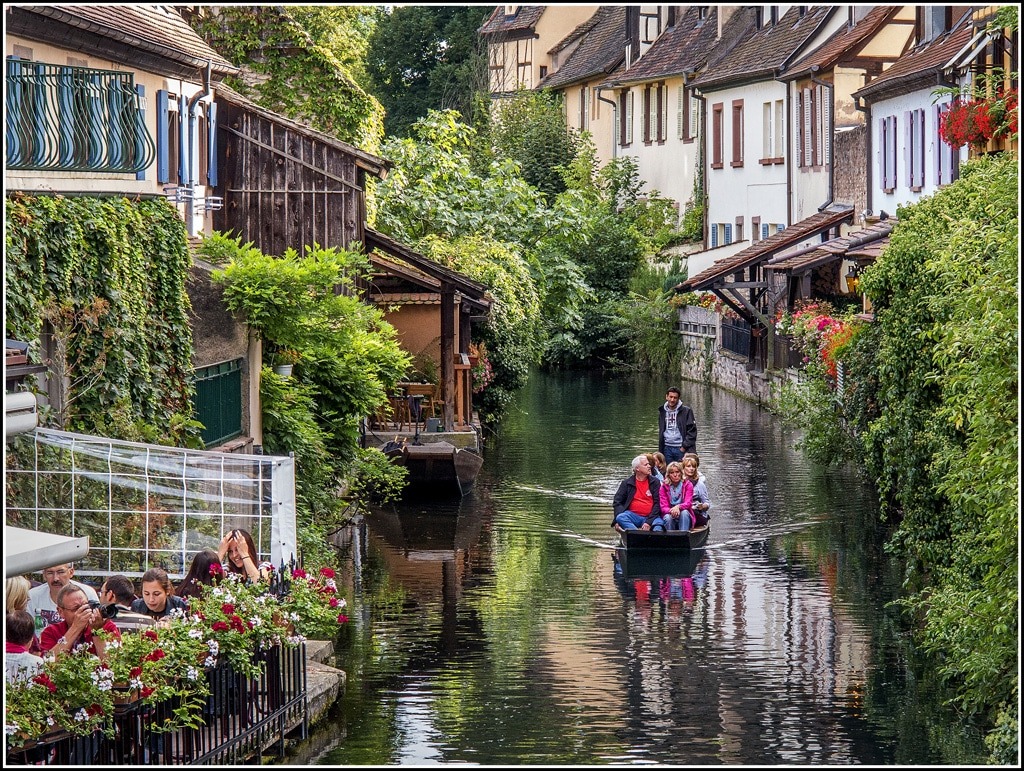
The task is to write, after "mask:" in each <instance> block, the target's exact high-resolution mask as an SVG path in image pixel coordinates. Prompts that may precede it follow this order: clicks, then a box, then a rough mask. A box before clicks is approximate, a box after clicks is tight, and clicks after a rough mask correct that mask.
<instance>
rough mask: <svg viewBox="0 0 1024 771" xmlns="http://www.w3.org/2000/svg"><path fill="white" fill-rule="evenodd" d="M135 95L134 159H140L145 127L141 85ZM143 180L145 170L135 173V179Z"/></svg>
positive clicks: (143, 147)
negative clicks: (136, 114) (136, 113)
mask: <svg viewBox="0 0 1024 771" xmlns="http://www.w3.org/2000/svg"><path fill="white" fill-rule="evenodd" d="M135 94H136V96H137V97H138V102H137V104H138V106H137V107H136V110H137V112H138V119H137V123H136V125H137V126H138V129H137V130H136V132H135V158H136V159H141V158H142V157H143V156H144V155H145V153H146V148H145V145H144V144H143V142H142V137H141V132H142V131H143V127H144V126H145V125H146V87H145V86H143V85H141V84H139V85H136V86H135ZM145 178H146V169H141V170H140V171H137V172H135V179H139V180H144V179H145Z"/></svg>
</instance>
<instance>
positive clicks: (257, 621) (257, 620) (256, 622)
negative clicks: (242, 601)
mask: <svg viewBox="0 0 1024 771" xmlns="http://www.w3.org/2000/svg"><path fill="white" fill-rule="evenodd" d="M249 623H250V624H252V625H253V626H254V627H256V626H259V625H260V624H261V623H263V622H262V621H261V620H260V617H259V616H253V617H252V618H250V619H249Z"/></svg>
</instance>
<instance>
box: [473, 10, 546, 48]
mask: <svg viewBox="0 0 1024 771" xmlns="http://www.w3.org/2000/svg"><path fill="white" fill-rule="evenodd" d="M546 7H547V6H544V5H520V6H519V10H518V11H517V12H516V14H515V15H514V16H506V15H505V6H504V5H499V6H496V7H495V9H494V10H493V11H492V12H491V15H490V16H488V17H487V21H485V22H484V23H483V25H482V26H481V27H480V29H479V30H477V33H478V34H479V35H481V36H483V37H490V36H492V35H501V36H502V37H504V38H507V39H510V40H511V39H515V38H522V37H530V36H531V35H533V30H534V28H535V27H536V26H537V22H538V21H540V17H541V16H543V15H544V10H545V8H546Z"/></svg>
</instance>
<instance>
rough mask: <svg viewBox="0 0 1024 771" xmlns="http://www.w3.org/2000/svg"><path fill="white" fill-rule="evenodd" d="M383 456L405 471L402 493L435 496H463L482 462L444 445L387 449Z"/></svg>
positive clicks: (477, 458)
mask: <svg viewBox="0 0 1024 771" xmlns="http://www.w3.org/2000/svg"><path fill="white" fill-rule="evenodd" d="M385 454H386V455H387V456H388V457H389V458H390V459H391V462H392V463H396V464H398V465H400V466H405V468H406V469H407V470H408V472H409V476H408V484H407V486H406V492H415V493H417V494H430V495H438V496H463V495H465V494H466V493H467V492H469V490H470V489H471V488H472V487H473V483H474V482H475V481H476V477H477V474H479V473H480V467H481V466H483V462H484V459H483V458H482V457H481V456H479V455H477V454H476V453H475V452H472V451H470V450H465V449H459V448H457V447H455V446H454V445H452V444H449V443H448V442H431V443H429V444H406V445H402V446H395V447H389V448H387V449H386V450H385Z"/></svg>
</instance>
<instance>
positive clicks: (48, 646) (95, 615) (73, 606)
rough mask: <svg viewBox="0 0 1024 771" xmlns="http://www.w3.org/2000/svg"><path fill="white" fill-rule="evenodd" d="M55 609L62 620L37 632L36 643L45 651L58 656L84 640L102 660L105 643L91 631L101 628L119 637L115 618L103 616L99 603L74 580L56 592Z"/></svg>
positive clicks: (119, 633)
mask: <svg viewBox="0 0 1024 771" xmlns="http://www.w3.org/2000/svg"><path fill="white" fill-rule="evenodd" d="M57 610H58V611H59V612H60V615H61V619H62V620H61V621H57V622H56V623H53V624H50V625H49V626H48V627H46V629H44V630H43V633H42V634H41V635H40V636H39V647H40V648H42V650H43V653H45V654H50V655H52V656H54V657H55V658H59V657H60V656H63V655H66V654H67V653H69V652H70V651H72V650H74V648H75V646H76V645H79V644H82V643H84V644H86V645H88V646H89V650H90V651H92V652H93V653H94V654H96V655H97V656H99V658H100V660H103V659H105V658H106V643H105V642H104V641H103V638H102V637H97V636H95V634H94V633H95V632H97V631H99V630H101V629H102V630H103V631H104V632H108V633H109V634H111V635H112V636H113V639H115V640H120V639H121V632H120V631H119V630H118V628H117V626H116V625H115V624H114V622H113V621H111V620H110V619H108V618H104V617H103V614H102V613H101V612H100V603H99V602H98V601H97V600H90V599H89V598H88V597H87V596H86V594H85V592H84V591H83V590H82V588H81V587H80V586H78V585H76V584H68V585H67V586H65V587H64V588H63V589H61V590H60V591H59V592H57Z"/></svg>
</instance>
